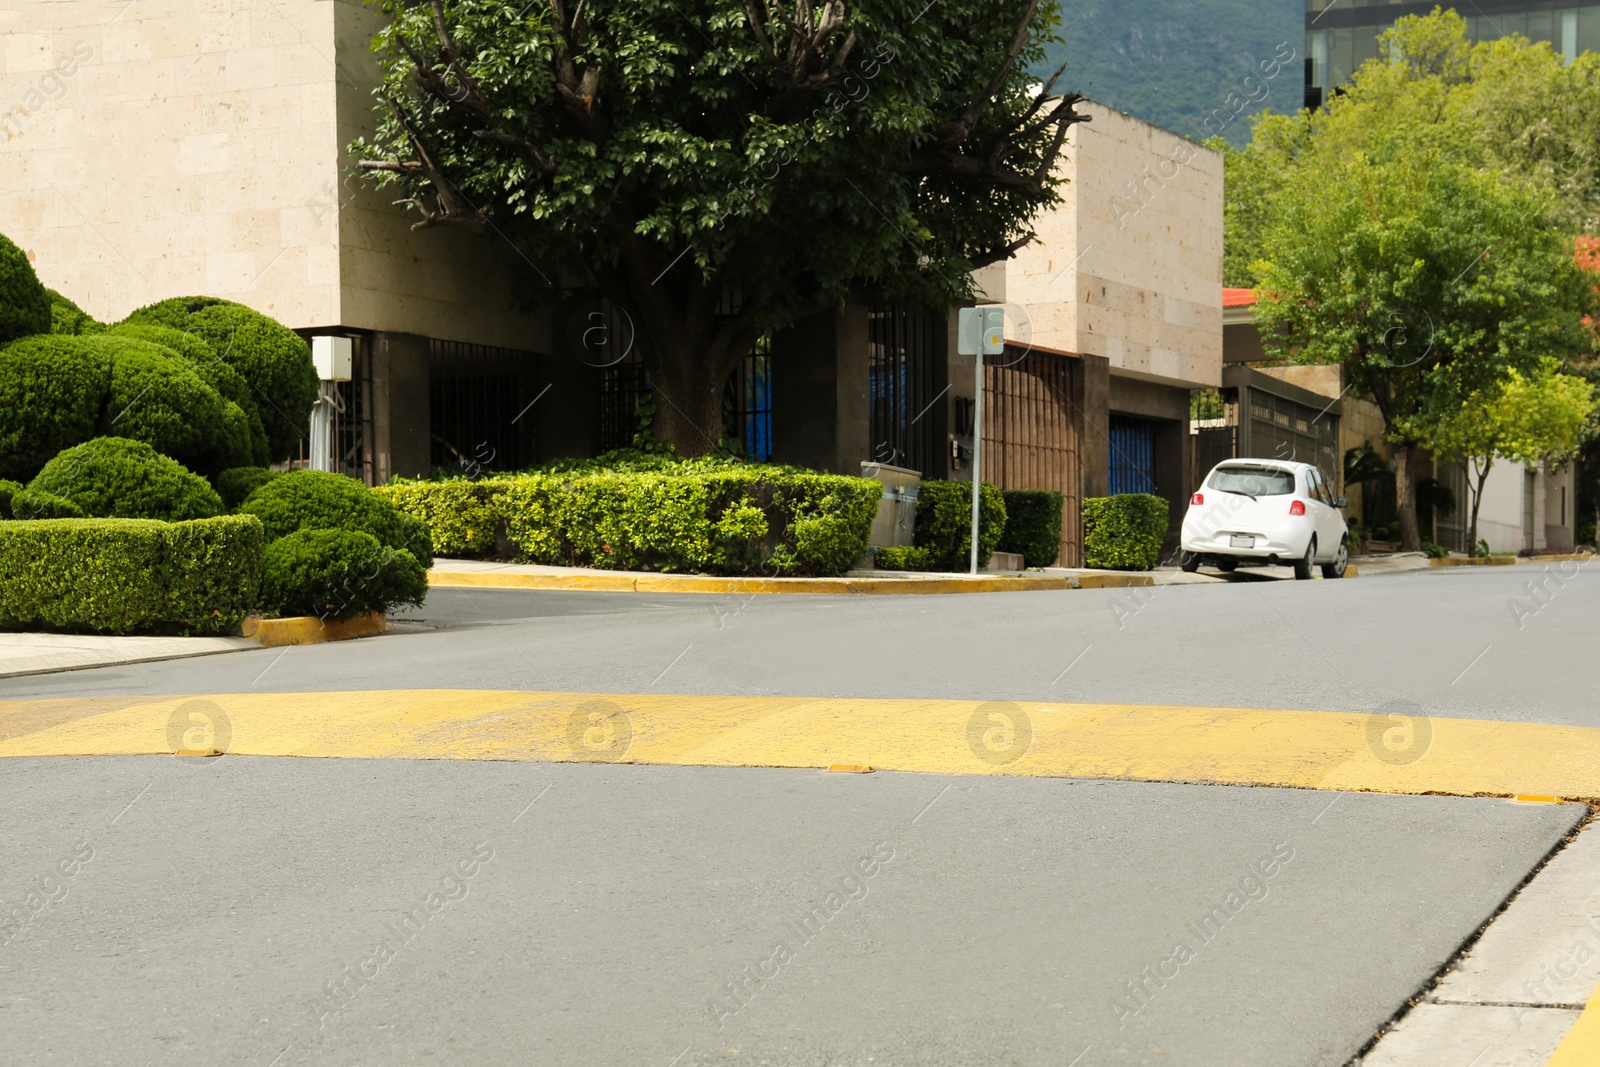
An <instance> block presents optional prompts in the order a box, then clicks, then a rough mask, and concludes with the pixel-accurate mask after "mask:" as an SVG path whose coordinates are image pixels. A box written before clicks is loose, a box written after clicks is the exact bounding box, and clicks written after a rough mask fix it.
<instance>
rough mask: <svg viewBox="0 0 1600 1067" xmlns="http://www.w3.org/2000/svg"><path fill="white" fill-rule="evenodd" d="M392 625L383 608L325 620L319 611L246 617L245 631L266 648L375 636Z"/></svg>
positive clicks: (243, 628) (243, 631)
mask: <svg viewBox="0 0 1600 1067" xmlns="http://www.w3.org/2000/svg"><path fill="white" fill-rule="evenodd" d="M388 629H389V620H388V619H387V618H385V617H384V614H383V612H381V611H372V612H368V613H367V614H365V615H357V616H356V617H355V618H353V619H345V620H343V621H342V622H324V621H323V620H321V619H319V618H317V617H316V616H315V615H296V616H294V617H293V618H288V619H255V618H251V619H246V620H244V626H243V627H242V628H241V631H240V632H242V633H243V634H244V636H246V637H248V638H250V639H252V640H254V641H259V642H260V643H261V644H262V646H263V647H265V648H277V647H278V646H279V645H315V644H320V643H321V642H323V641H348V640H350V639H351V638H353V637H372V636H373V635H374V634H381V633H383V632H385V631H386V630H388Z"/></svg>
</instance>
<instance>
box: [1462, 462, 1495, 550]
mask: <svg viewBox="0 0 1600 1067" xmlns="http://www.w3.org/2000/svg"><path fill="white" fill-rule="evenodd" d="M1492 465H1493V460H1492V459H1491V460H1490V462H1489V463H1485V464H1484V465H1483V469H1482V470H1478V469H1476V468H1477V466H1478V465H1477V463H1476V462H1474V463H1473V465H1472V466H1473V468H1474V470H1473V473H1474V474H1476V475H1477V476H1478V484H1477V486H1475V487H1474V489H1473V491H1472V521H1471V522H1470V524H1469V525H1468V527H1467V555H1469V556H1476V555H1477V554H1478V506H1479V505H1480V504H1482V503H1483V486H1484V483H1485V482H1487V481H1488V480H1489V468H1490V467H1491V466H1492Z"/></svg>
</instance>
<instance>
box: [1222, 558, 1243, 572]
mask: <svg viewBox="0 0 1600 1067" xmlns="http://www.w3.org/2000/svg"><path fill="white" fill-rule="evenodd" d="M1238 569H1239V561H1238V560H1236V559H1224V560H1218V561H1217V570H1219V571H1221V572H1222V573H1223V574H1232V573H1233V572H1234V571H1236V570H1238Z"/></svg>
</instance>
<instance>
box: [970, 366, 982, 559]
mask: <svg viewBox="0 0 1600 1067" xmlns="http://www.w3.org/2000/svg"><path fill="white" fill-rule="evenodd" d="M973 362H974V364H976V366H977V368H978V371H977V388H976V391H975V392H974V393H973V396H972V573H973V574H977V573H978V500H979V497H980V496H981V495H982V489H983V474H982V471H983V468H982V465H981V458H982V455H983V352H982V351H979V353H978V354H977V356H976V357H975V358H974V359H973Z"/></svg>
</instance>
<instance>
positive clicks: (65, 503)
mask: <svg viewBox="0 0 1600 1067" xmlns="http://www.w3.org/2000/svg"><path fill="white" fill-rule="evenodd" d="M11 515H12V517H13V518H17V519H23V520H33V519H81V518H83V517H84V515H83V509H82V508H80V507H79V506H78V505H77V504H74V503H73V502H72V501H70V500H68V499H67V498H66V497H60V496H56V495H55V494H54V493H49V492H46V491H45V490H43V489H32V488H29V489H23V490H22V491H21V492H19V493H16V494H15V495H13V496H12V498H11Z"/></svg>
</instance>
